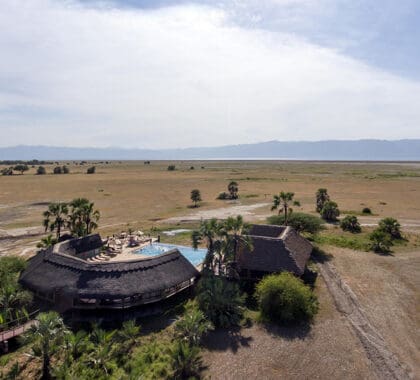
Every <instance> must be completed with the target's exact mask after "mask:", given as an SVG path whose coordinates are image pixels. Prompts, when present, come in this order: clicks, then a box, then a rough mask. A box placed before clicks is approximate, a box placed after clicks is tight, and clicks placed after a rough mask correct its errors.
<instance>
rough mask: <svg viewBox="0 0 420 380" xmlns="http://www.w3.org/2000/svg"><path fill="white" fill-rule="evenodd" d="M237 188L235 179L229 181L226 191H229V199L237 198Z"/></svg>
mask: <svg viewBox="0 0 420 380" xmlns="http://www.w3.org/2000/svg"><path fill="white" fill-rule="evenodd" d="M238 190H239V186H238V183H237V182H235V181H230V182H229V185H228V191H229V193H230V198H231V199H237V198H238Z"/></svg>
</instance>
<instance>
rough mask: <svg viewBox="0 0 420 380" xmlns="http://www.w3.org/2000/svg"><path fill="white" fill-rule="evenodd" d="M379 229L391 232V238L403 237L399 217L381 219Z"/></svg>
mask: <svg viewBox="0 0 420 380" xmlns="http://www.w3.org/2000/svg"><path fill="white" fill-rule="evenodd" d="M379 230H381V231H383V232H385V233H387V234H389V236H390V237H391V239H401V238H402V235H401V224H400V223H399V222H398V220H397V219H394V218H390V217H388V218H384V219H382V220H380V221H379Z"/></svg>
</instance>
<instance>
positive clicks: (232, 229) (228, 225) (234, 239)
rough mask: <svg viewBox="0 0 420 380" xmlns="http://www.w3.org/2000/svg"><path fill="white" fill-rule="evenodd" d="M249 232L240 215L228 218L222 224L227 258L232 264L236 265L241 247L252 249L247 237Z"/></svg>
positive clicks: (250, 241) (247, 225) (249, 239)
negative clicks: (230, 259)
mask: <svg viewBox="0 0 420 380" xmlns="http://www.w3.org/2000/svg"><path fill="white" fill-rule="evenodd" d="M248 231H249V224H247V223H245V222H244V219H243V218H242V216H241V215H238V216H236V218H235V217H232V216H231V217H229V218H227V219H226V221H225V223H224V229H223V233H224V236H225V238H226V242H227V246H226V248H227V252H226V254H227V258H232V261H233V263H236V257H237V253H238V248H239V246H240V245H241V246H242V247H243V248H246V249H249V250H251V249H252V240H251V238H250V237H249V236H248V235H247V233H248Z"/></svg>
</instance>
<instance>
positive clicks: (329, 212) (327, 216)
mask: <svg viewBox="0 0 420 380" xmlns="http://www.w3.org/2000/svg"><path fill="white" fill-rule="evenodd" d="M339 216H340V210H339V209H338V205H337V203H336V202H334V201H327V202H325V203H324V206H323V207H322V210H321V217H322V219H324V220H326V221H327V222H335V221H337V218H338V217H339Z"/></svg>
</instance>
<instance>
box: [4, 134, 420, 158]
mask: <svg viewBox="0 0 420 380" xmlns="http://www.w3.org/2000/svg"><path fill="white" fill-rule="evenodd" d="M31 159H37V160H196V159H202V160H206V159H230V160H234V159H250V160H251V159H284V160H332V161H335V160H345V161H365V160H366V161H419V160H420V139H418V140H417V139H416V140H414V139H412V140H392V141H390V140H326V141H294V142H287V141H268V142H262V143H255V144H241V145H226V146H220V147H202V148H184V149H156V150H152V149H124V148H72V147H52V146H23V145H22V146H14V147H6V148H0V160H31Z"/></svg>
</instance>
